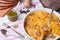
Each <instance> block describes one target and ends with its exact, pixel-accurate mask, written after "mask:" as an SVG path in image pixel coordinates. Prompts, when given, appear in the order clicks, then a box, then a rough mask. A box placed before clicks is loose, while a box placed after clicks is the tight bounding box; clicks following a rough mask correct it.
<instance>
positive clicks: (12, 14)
mask: <svg viewBox="0 0 60 40" xmlns="http://www.w3.org/2000/svg"><path fill="white" fill-rule="evenodd" d="M7 16H8V19H9V20H10V21H12V22H14V21H16V20H17V18H18V15H17V13H16V12H14V11H9V12H8V14H7Z"/></svg>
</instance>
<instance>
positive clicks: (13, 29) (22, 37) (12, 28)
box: [4, 23, 25, 38]
mask: <svg viewBox="0 0 60 40" xmlns="http://www.w3.org/2000/svg"><path fill="white" fill-rule="evenodd" d="M4 25H5V26H7V28H10V29H11V30H13V31H14V32H15V33H17V34H18V35H19V36H20V37H21V38H25V37H24V36H23V35H22V34H20V33H19V32H17V31H16V30H14V29H13V28H11V26H9V25H7V24H6V23H4Z"/></svg>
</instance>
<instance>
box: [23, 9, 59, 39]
mask: <svg viewBox="0 0 60 40" xmlns="http://www.w3.org/2000/svg"><path fill="white" fill-rule="evenodd" d="M36 10H42V11H46V12H49V13H51V12H52V9H49V8H40V9H34V10H33V11H36ZM33 11H30V12H29V13H27V15H29V14H30V13H31V12H33ZM54 13H55V15H56V16H58V17H59V18H60V14H59V13H58V12H56V11H54ZM27 15H26V16H25V17H24V19H23V20H24V21H25V18H26V17H27ZM23 25H24V23H23ZM24 31H25V29H24ZM25 33H26V35H27V36H28V37H30V38H32V37H31V36H29V34H27V32H26V31H25ZM57 38H58V37H57ZM57 38H56V39H57ZM54 40H55V39H54Z"/></svg>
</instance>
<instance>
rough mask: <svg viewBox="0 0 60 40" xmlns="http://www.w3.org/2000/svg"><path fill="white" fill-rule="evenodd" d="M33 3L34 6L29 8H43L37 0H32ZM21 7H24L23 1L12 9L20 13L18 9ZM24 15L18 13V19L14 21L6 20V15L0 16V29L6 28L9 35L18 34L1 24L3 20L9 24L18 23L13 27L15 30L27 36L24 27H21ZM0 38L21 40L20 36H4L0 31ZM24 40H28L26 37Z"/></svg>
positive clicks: (2, 39)
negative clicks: (15, 27) (17, 26)
mask: <svg viewBox="0 0 60 40" xmlns="http://www.w3.org/2000/svg"><path fill="white" fill-rule="evenodd" d="M33 3H34V4H36V8H30V10H34V9H39V8H43V6H42V5H41V3H40V2H39V0H33ZM23 7H24V6H23V3H22V4H20V3H18V5H17V6H16V7H15V8H14V9H13V10H14V11H16V12H17V13H18V14H20V12H19V10H20V9H22V8H23ZM25 16H26V14H20V15H19V19H18V20H17V21H16V22H10V21H9V20H8V17H7V15H6V16H5V17H2V18H1V17H0V30H1V29H6V30H8V32H9V33H10V35H15V36H18V35H17V34H16V33H15V32H14V31H13V30H11V29H7V28H6V26H4V25H3V23H4V22H5V23H7V24H8V25H10V26H13V25H15V24H18V25H19V28H17V29H15V30H16V31H18V32H19V33H21V34H22V35H24V36H25V37H26V38H27V36H26V35H25V32H24V29H23V25H22V23H23V19H24V17H25ZM0 40H22V39H21V38H16V37H14V36H8V37H5V36H4V35H3V34H2V33H1V32H0ZM24 40H28V39H24Z"/></svg>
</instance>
